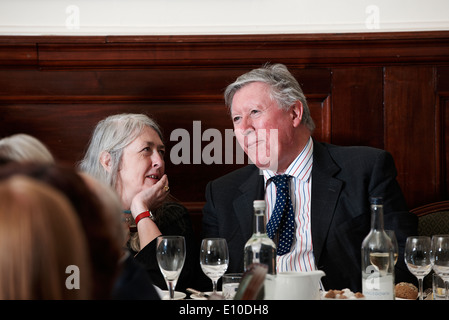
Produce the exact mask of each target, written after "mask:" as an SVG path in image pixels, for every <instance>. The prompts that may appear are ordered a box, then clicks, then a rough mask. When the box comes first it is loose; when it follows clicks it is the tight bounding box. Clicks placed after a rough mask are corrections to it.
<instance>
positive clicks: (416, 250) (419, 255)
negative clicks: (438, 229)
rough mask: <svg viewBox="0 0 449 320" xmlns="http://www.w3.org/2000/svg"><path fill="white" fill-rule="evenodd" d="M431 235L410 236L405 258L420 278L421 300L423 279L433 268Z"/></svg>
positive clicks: (412, 270)
mask: <svg viewBox="0 0 449 320" xmlns="http://www.w3.org/2000/svg"><path fill="white" fill-rule="evenodd" d="M430 258H431V242H430V237H424V236H416V237H408V238H407V241H406V242H405V252H404V259H405V264H406V265H407V268H408V270H409V271H410V272H411V273H412V274H413V275H414V276H415V277H416V278H418V283H419V300H423V279H424V277H425V276H427V275H428V274H429V272H430V271H431V270H432V262H431V260H430Z"/></svg>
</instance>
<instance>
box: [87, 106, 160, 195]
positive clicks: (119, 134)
mask: <svg viewBox="0 0 449 320" xmlns="http://www.w3.org/2000/svg"><path fill="white" fill-rule="evenodd" d="M145 127H150V128H153V129H154V130H155V131H156V132H157V134H158V135H159V137H160V138H161V140H162V141H164V140H163V137H162V132H161V129H160V127H159V125H158V124H157V123H156V122H155V121H154V120H153V119H151V118H150V117H148V116H147V115H145V114H131V113H123V114H116V115H112V116H109V117H107V118H105V119H103V120H101V121H100V122H99V123H98V124H97V126H96V127H95V130H94V132H93V134H92V137H91V140H90V143H89V146H88V148H87V151H86V154H85V156H84V158H83V160H81V161H80V162H79V164H78V168H79V169H80V170H81V171H83V172H86V173H88V174H90V175H91V176H93V177H95V178H97V179H98V180H100V181H103V182H104V183H106V184H108V185H110V186H112V187H113V188H115V187H116V183H117V176H118V171H119V169H120V165H121V160H122V156H123V150H124V149H125V148H126V147H127V146H128V145H129V144H130V143H131V142H133V141H134V140H135V139H136V138H137V137H138V136H139V135H140V134H141V132H142V130H143V129H144V128H145ZM103 152H108V153H109V154H110V155H111V164H112V170H111V171H110V172H108V171H107V170H105V169H104V168H103V166H102V164H101V162H100V157H101V154H102V153H103Z"/></svg>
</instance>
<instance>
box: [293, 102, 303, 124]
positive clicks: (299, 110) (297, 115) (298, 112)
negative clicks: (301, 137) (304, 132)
mask: <svg viewBox="0 0 449 320" xmlns="http://www.w3.org/2000/svg"><path fill="white" fill-rule="evenodd" d="M303 111H304V109H303V106H302V102H301V101H299V100H297V101H296V102H295V104H294V105H293V106H292V107H291V109H290V112H291V116H292V121H293V126H294V127H298V126H299V125H300V124H301V121H302V114H303Z"/></svg>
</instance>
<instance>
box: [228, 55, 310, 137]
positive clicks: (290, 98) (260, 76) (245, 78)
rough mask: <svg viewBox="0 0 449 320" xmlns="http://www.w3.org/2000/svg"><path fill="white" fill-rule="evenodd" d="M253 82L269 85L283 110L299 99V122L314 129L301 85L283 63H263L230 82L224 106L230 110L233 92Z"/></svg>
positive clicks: (273, 97)
mask: <svg viewBox="0 0 449 320" xmlns="http://www.w3.org/2000/svg"><path fill="white" fill-rule="evenodd" d="M253 82H263V83H266V84H268V85H269V86H270V89H271V91H270V95H271V99H274V100H275V101H276V102H277V103H278V105H279V107H280V108H283V109H285V110H288V109H290V107H291V106H292V105H293V104H295V102H296V101H298V100H299V101H301V103H302V105H303V109H304V111H303V116H302V121H301V123H302V124H304V125H305V126H306V127H307V128H308V129H309V130H310V131H311V132H313V130H314V129H315V123H314V122H313V119H312V116H311V115H310V110H309V106H308V104H307V100H306V97H305V95H304V93H303V92H302V89H301V86H300V85H299V83H298V81H297V80H296V79H295V77H294V76H293V75H292V74H291V73H290V72H289V71H288V69H287V67H286V66H285V65H283V64H280V63H278V64H268V63H267V64H265V65H264V66H262V67H261V68H258V69H254V70H251V71H249V72H247V73H245V74H243V75H241V76H240V77H238V78H237V80H235V81H234V83H232V84H230V85H229V86H228V87H227V88H226V91H225V93H224V98H225V103H226V106H227V107H228V108H229V111H232V100H233V98H234V95H235V93H236V92H237V91H238V90H240V89H241V88H243V87H244V86H246V85H247V84H250V83H253Z"/></svg>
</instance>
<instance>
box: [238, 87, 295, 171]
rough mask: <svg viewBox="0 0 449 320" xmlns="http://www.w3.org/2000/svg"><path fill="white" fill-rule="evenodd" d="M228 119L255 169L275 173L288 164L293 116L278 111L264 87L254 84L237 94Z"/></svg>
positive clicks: (283, 111)
mask: <svg viewBox="0 0 449 320" xmlns="http://www.w3.org/2000/svg"><path fill="white" fill-rule="evenodd" d="M231 115H232V121H233V124H234V132H235V135H236V138H237V141H238V142H239V144H240V146H241V147H242V149H243V150H244V151H245V153H246V154H247V155H248V157H249V158H250V159H251V161H252V162H253V163H254V164H256V166H257V167H259V168H261V169H270V170H272V171H275V172H277V171H278V169H279V168H283V166H285V164H286V162H288V161H290V160H289V157H288V156H287V155H288V154H290V153H291V152H292V150H289V148H290V149H291V148H292V142H293V137H294V126H293V120H292V112H291V111H286V110H283V109H280V108H279V106H278V104H277V102H276V101H275V100H274V99H272V98H271V97H270V88H269V86H268V85H267V84H265V83H262V82H253V83H250V84H247V85H246V86H244V87H243V88H241V89H240V90H238V91H237V92H236V93H235V95H234V97H233V100H232V112H231ZM294 152H296V150H295V151H294ZM287 166H288V163H287ZM285 168H286V167H285Z"/></svg>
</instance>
